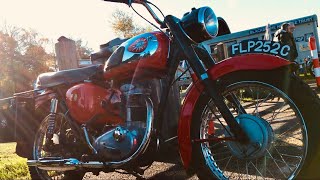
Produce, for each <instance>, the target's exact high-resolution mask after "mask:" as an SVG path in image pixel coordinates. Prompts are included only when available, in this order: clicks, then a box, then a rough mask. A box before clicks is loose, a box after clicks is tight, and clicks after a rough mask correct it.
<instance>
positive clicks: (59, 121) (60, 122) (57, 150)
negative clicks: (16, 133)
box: [32, 113, 85, 180]
mask: <svg viewBox="0 0 320 180" xmlns="http://www.w3.org/2000/svg"><path fill="white" fill-rule="evenodd" d="M47 127H48V117H46V118H45V119H44V120H43V121H42V123H41V124H40V127H39V130H38V132H37V134H36V136H35V142H34V147H33V156H34V159H35V160H38V159H40V158H48V157H49V158H50V157H51V158H52V157H63V158H68V156H71V152H68V150H67V149H65V148H64V147H63V146H62V142H60V141H62V140H69V141H72V139H73V140H74V138H75V137H74V135H73V134H72V130H71V128H70V125H69V123H68V122H67V121H66V119H65V117H64V114H62V113H58V114H57V115H56V124H55V130H54V137H53V138H55V140H54V144H55V145H54V146H53V147H52V148H51V149H50V150H45V141H46V131H47ZM64 144H66V143H64ZM36 171H37V172H38V176H37V177H32V178H33V179H45V180H49V179H82V178H83V176H84V174H85V172H83V171H78V170H72V171H65V170H64V169H57V171H46V170H42V169H39V168H36Z"/></svg>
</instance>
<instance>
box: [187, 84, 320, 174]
mask: <svg viewBox="0 0 320 180" xmlns="http://www.w3.org/2000/svg"><path fill="white" fill-rule="evenodd" d="M296 83H297V82H296ZM293 84H295V83H293ZM304 88H306V87H302V86H301V87H298V86H297V89H296V90H298V91H300V90H302V89H304ZM299 93H300V94H301V96H302V97H299V98H297V97H295V98H294V99H295V101H293V100H292V98H290V97H289V96H288V95H287V94H286V93H284V92H283V90H281V89H279V88H277V87H275V86H273V85H272V84H271V83H265V82H262V81H256V80H255V81H238V82H236V81H233V83H230V84H228V85H226V87H225V88H224V91H223V96H224V98H225V102H226V104H227V106H228V107H229V109H230V111H231V112H232V113H233V115H234V117H235V118H236V120H237V122H238V123H239V124H240V126H241V127H242V129H243V130H244V132H245V133H246V134H247V135H248V136H249V139H250V143H248V144H243V143H240V142H239V141H237V140H236V138H235V137H234V136H233V134H232V133H231V131H230V129H229V127H228V125H227V123H226V121H225V120H224V119H223V118H222V116H221V114H220V112H219V111H218V110H217V108H216V106H215V105H214V104H213V101H212V100H211V99H210V98H208V96H205V95H203V96H202V97H200V100H199V101H198V104H197V110H196V112H195V113H194V115H193V121H192V124H191V136H192V138H193V139H211V141H208V142H203V143H194V144H193V168H194V169H195V170H196V172H197V175H198V177H199V178H200V179H213V178H219V179H293V178H296V177H297V175H298V173H299V172H300V171H301V170H302V169H304V171H305V169H306V167H307V166H306V167H305V166H304V165H305V164H307V163H305V162H306V159H308V161H310V159H311V155H310V154H308V155H307V153H311V152H315V146H317V145H315V142H314V141H313V143H312V147H311V146H310V143H309V142H308V132H309V129H308V131H307V124H306V120H305V118H304V115H306V117H308V118H309V117H311V116H312V115H311V111H310V112H305V108H300V107H301V104H303V103H305V102H308V101H309V103H312V102H311V101H310V100H308V98H307V97H303V95H304V94H305V92H299ZM299 99H300V100H299ZM299 101H300V102H299ZM303 101H304V102H303ZM297 104H299V106H298V105H297ZM304 105H306V104H304ZM298 107H299V108H298ZM302 111H304V112H302ZM318 114H319V112H318V113H317V115H318ZM308 125H310V123H309V124H308ZM310 131H311V128H310ZM312 134H313V135H314V134H315V131H314V130H313V131H312ZM309 137H311V136H310V135H309ZM310 149H311V150H310ZM309 150H310V152H309Z"/></svg>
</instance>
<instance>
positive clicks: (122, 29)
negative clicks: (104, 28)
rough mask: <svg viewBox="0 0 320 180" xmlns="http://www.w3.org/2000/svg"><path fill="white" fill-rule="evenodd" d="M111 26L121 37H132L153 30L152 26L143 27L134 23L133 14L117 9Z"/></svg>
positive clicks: (113, 14)
mask: <svg viewBox="0 0 320 180" xmlns="http://www.w3.org/2000/svg"><path fill="white" fill-rule="evenodd" d="M111 26H112V29H113V31H114V32H115V33H116V34H117V35H118V36H120V37H123V38H130V37H133V36H136V35H138V34H142V33H145V32H150V31H152V27H151V26H147V27H142V26H140V25H138V24H136V23H134V21H133V18H132V15H131V16H130V15H128V14H127V13H125V12H123V11H120V10H119V9H116V10H115V11H114V12H113V13H112V21H111Z"/></svg>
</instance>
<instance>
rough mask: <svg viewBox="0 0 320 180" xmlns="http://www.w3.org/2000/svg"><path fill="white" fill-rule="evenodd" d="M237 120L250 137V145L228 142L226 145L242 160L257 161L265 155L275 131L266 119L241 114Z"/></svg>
mask: <svg viewBox="0 0 320 180" xmlns="http://www.w3.org/2000/svg"><path fill="white" fill-rule="evenodd" d="M236 120H237V121H238V123H239V124H240V127H241V128H242V130H243V131H244V132H245V133H246V134H247V135H248V138H249V143H248V144H241V143H239V142H236V141H227V142H226V144H227V146H228V148H229V149H230V151H231V153H232V154H233V155H234V156H236V157H238V158H240V159H256V158H259V157H262V156H263V155H265V153H267V150H268V149H269V148H270V145H271V143H272V141H273V130H272V128H271V126H270V124H269V123H268V122H267V121H265V120H264V119H261V118H259V117H256V116H253V115H249V114H241V115H239V116H238V117H236ZM225 134H226V132H225Z"/></svg>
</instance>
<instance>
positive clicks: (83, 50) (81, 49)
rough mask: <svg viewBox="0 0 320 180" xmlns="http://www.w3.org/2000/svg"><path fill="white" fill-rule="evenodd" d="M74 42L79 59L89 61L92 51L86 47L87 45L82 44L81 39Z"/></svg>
mask: <svg viewBox="0 0 320 180" xmlns="http://www.w3.org/2000/svg"><path fill="white" fill-rule="evenodd" d="M75 42H76V49H77V52H78V54H79V56H80V59H90V55H91V53H92V52H93V49H91V48H89V47H88V43H87V42H86V43H83V41H82V39H78V40H76V41H75Z"/></svg>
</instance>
